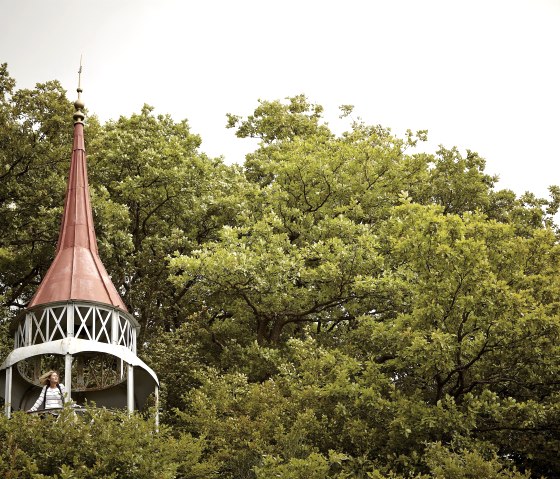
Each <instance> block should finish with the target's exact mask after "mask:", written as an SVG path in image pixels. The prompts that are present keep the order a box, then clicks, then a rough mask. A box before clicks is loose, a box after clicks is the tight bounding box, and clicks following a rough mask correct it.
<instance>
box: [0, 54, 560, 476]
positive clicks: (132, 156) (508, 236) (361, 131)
mask: <svg viewBox="0 0 560 479" xmlns="http://www.w3.org/2000/svg"><path fill="white" fill-rule="evenodd" d="M341 110H342V114H343V115H346V116H347V117H348V115H349V113H350V112H351V110H352V107H350V106H348V105H344V106H342V107H341ZM71 117H72V106H71V104H70V103H69V101H68V100H67V98H66V94H65V92H64V90H63V89H62V88H61V86H60V84H59V83H58V82H56V81H51V82H47V83H44V84H38V85H37V86H36V88H34V89H24V90H16V88H15V81H14V80H13V79H12V78H11V77H10V76H9V74H8V70H7V66H6V65H2V68H1V69H0V122H1V127H0V222H1V223H2V226H3V227H2V228H0V288H1V289H0V300H1V301H2V315H1V319H0V331H1V333H2V344H1V350H0V353H2V357H4V356H5V354H7V352H9V350H10V349H11V341H12V340H11V338H10V337H9V336H8V332H7V323H8V321H9V320H10V319H11V318H12V317H13V316H14V315H15V314H17V312H18V311H20V310H22V308H24V307H25V305H26V303H27V301H28V300H29V299H30V297H31V295H32V294H33V292H34V290H35V288H36V287H37V285H38V284H39V282H40V281H41V279H42V277H43V276H44V274H45V273H46V270H47V268H48V266H49V264H50V262H51V261H52V258H53V256H54V249H55V246H56V239H57V233H58V224H59V221H60V214H61V208H62V204H63V197H64V190H65V178H66V174H67V170H68V161H69V157H70V148H71V123H70V121H71V120H70V118H71ZM226 126H227V127H228V128H231V129H233V130H234V131H235V134H236V135H237V136H238V137H240V138H246V137H252V138H258V139H259V145H258V146H257V148H256V149H255V150H254V151H252V152H249V153H248V154H247V156H246V160H245V162H244V164H242V165H228V164H226V163H224V161H223V159H222V158H210V157H208V156H207V155H206V154H204V153H203V151H202V149H203V146H202V145H203V144H202V142H201V138H200V137H199V136H198V135H196V134H194V133H193V132H191V130H190V128H189V125H188V122H187V121H186V120H184V121H175V120H174V119H173V118H171V117H170V116H168V115H156V114H154V111H153V108H152V107H150V106H147V105H145V106H144V107H143V108H142V109H141V111H140V112H139V113H136V114H133V115H131V116H130V117H121V118H119V119H118V120H113V121H109V122H107V123H105V124H101V123H100V122H99V121H98V120H97V119H96V118H95V116H89V117H86V141H87V145H86V148H87V151H88V157H89V175H90V188H91V193H92V204H93V209H94V216H95V222H96V232H97V236H98V242H99V250H100V255H101V257H102V260H103V262H104V264H105V266H106V268H107V270H108V271H109V273H110V275H111V277H112V280H113V282H114V283H115V285H116V286H117V288H118V289H119V291H121V293H122V296H123V300H124V301H125V303H126V305H127V307H128V308H129V310H130V311H131V312H132V313H133V314H134V315H135V316H136V317H138V318H139V320H140V323H141V325H142V337H141V341H140V342H139V354H140V355H141V356H142V357H143V358H144V359H145V360H146V361H147V363H148V364H149V365H150V366H152V367H153V368H154V369H155V370H156V372H157V373H158V375H159V377H160V379H161V381H162V395H161V399H162V422H163V426H162V431H161V432H160V433H159V434H154V433H153V432H152V430H151V429H150V427H151V426H149V424H151V423H150V421H144V420H143V419H141V418H139V417H133V418H127V417H121V416H115V417H112V416H104V415H101V416H99V415H98V414H101V413H99V412H96V411H92V412H91V413H90V414H92V415H93V417H94V418H95V420H94V421H91V422H87V421H85V422H83V424H82V422H79V423H74V422H72V421H70V422H71V423H72V424H70V422H63V424H62V425H61V426H57V427H61V428H62V430H63V432H64V434H63V436H64V435H65V434H68V437H64V439H63V441H62V443H61V442H60V440H58V439H57V437H58V435H56V434H55V435H53V434H54V433H53V434H51V433H50V432H45V433H43V431H45V430H46V431H50V430H51V429H49V428H51V425H45V423H40V422H37V421H34V418H28V417H24V416H22V415H18V414H16V415H15V416H14V419H12V420H10V421H7V420H2V422H1V423H0V437H1V439H2V441H1V444H2V446H0V457H1V458H2V461H0V463H1V465H0V468H3V469H0V470H1V471H2V473H3V474H4V477H33V478H38V477H53V478H54V477H57V478H58V477H60V478H62V477H83V478H87V477H115V478H120V477H170V478H171V477H181V478H183V477H185V478H187V477H188V478H195V477H220V478H232V479H233V478H255V479H260V478H268V477H282V478H286V479H288V478H294V479H295V478H304V477H305V478H318V479H319V478H337V479H338V478H340V479H342V478H351V477H352V478H405V477H418V478H429V477H432V478H467V477H469V478H470V477H495V478H523V477H550V478H556V477H560V426H559V425H560V382H559V380H558V378H559V377H560V316H559V314H560V245H559V241H558V240H559V233H558V229H557V226H556V223H555V215H556V214H557V212H558V208H559V206H560V188H558V187H556V186H551V187H550V197H549V198H538V197H536V196H535V195H533V194H531V193H525V194H524V195H521V196H517V195H516V194H515V193H514V192H512V191H509V190H499V189H497V188H496V182H497V178H496V177H493V176H490V175H488V174H487V173H486V172H485V161H484V159H483V158H482V157H481V156H480V155H479V154H477V153H476V152H474V151H466V152H465V153H462V152H460V151H459V150H458V149H457V148H454V147H444V146H440V147H439V149H438V150H437V151H435V152H433V153H418V152H417V150H416V146H417V145H418V143H419V142H422V141H424V140H426V138H427V132H426V131H419V132H416V133H413V132H410V131H409V132H407V134H406V135H404V138H399V137H398V136H397V135H395V134H393V133H392V132H391V130H390V129H388V128H385V127H382V126H380V125H368V124H365V123H364V122H362V121H361V120H356V121H351V120H350V119H349V118H348V130H347V131H346V132H344V133H342V134H336V133H334V132H333V131H331V129H330V128H329V126H328V125H327V124H326V123H325V121H324V119H323V108H322V107H321V106H320V105H317V104H312V103H310V102H309V100H308V99H307V98H306V97H305V96H304V95H298V96H294V97H290V98H287V99H285V100H274V101H265V100H260V101H259V102H258V105H257V106H256V108H255V110H254V112H253V114H251V115H249V116H247V117H246V118H245V117H241V116H237V115H235V114H229V115H227V125H226ZM145 414H147V415H149V412H145ZM65 421H66V420H65ZM117 429H118V430H119V431H124V433H123V434H122V435H119V434H114V435H113V434H112V433H111V432H112V431H116V430H117ZM55 430H56V428H53V431H55ZM133 431H138V434H136V433H134V432H133ZM30 437H35V438H37V437H39V439H37V440H33V441H31V440H30V439H29V438H30ZM119 437H120V439H118V438H119ZM49 441H52V442H54V443H55V444H56V445H57V448H56V452H53V451H51V450H49V447H48V443H49ZM119 441H120V442H119ZM88 448H89V449H95V450H97V451H99V453H98V454H97V455H96V456H95V458H92V457H88V456H86V455H83V454H82V452H80V451H83V450H84V449H88ZM135 448H137V449H144V450H145V451H147V453H148V454H150V456H151V457H152V458H151V459H147V458H146V457H144V456H142V457H135V456H134V455H130V454H128V453H129V452H130V450H132V449H135ZM123 450H126V451H127V454H125V455H122V451H123ZM164 452H165V453H164ZM46 458H48V460H45V459H46ZM155 470H157V471H159V472H158V473H157V474H159V475H157V474H155V475H154V472H153V471H155ZM129 471H136V472H135V473H134V474H136V475H134V474H133V473H131V472H129ZM127 474H133V475H132V476H130V475H127Z"/></svg>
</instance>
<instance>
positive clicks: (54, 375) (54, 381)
mask: <svg viewBox="0 0 560 479" xmlns="http://www.w3.org/2000/svg"><path fill="white" fill-rule="evenodd" d="M49 381H50V383H51V384H58V374H57V373H52V374H51V375H50V376H49Z"/></svg>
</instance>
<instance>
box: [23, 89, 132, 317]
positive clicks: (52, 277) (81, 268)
mask: <svg viewBox="0 0 560 479" xmlns="http://www.w3.org/2000/svg"><path fill="white" fill-rule="evenodd" d="M81 91H82V90H81V88H80V87H78V100H77V101H76V103H75V104H74V105H75V107H76V110H77V111H76V113H75V114H74V120H75V121H74V146H73V151H72V161H71V164H70V175H69V177H68V188H67V190H66V200H65V202H64V213H63V217H62V224H61V226H60V233H59V237H58V246H57V250H56V257H55V259H54V261H53V263H52V264H51V266H50V268H49V270H48V271H47V274H46V276H45V277H44V279H43V281H42V282H41V284H40V285H39V288H38V289H37V292H36V293H35V295H34V296H33V298H32V299H31V301H30V303H29V305H28V307H29V308H31V307H34V306H37V305H41V304H48V303H53V302H58V301H69V300H85V301H95V302H99V303H105V304H108V305H111V306H114V307H117V308H120V309H122V310H123V311H127V309H126V306H125V304H124V302H123V300H122V298H121V297H120V295H119V293H118V292H117V289H116V288H115V286H114V285H113V283H112V281H111V278H110V277H109V275H108V274H107V271H106V270H105V267H104V266H103V263H102V262H101V259H100V258H99V254H98V250H97V239H96V236H95V230H94V226H93V214H92V210H91V200H90V194H89V185H88V176H87V164H86V150H85V145H84V124H83V118H84V114H83V113H82V111H81V109H82V108H83V107H84V105H83V103H82V101H81V99H80V95H79V94H80V93H81Z"/></svg>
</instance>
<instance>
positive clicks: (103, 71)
mask: <svg viewBox="0 0 560 479" xmlns="http://www.w3.org/2000/svg"><path fill="white" fill-rule="evenodd" d="M0 14H1V16H2V28H0V62H1V63H4V62H7V63H8V69H9V71H10V73H11V75H12V76H13V77H14V78H15V79H16V81H17V87H19V88H32V87H33V86H34V85H35V84H36V83H37V82H44V81H48V80H52V79H58V80H59V81H60V82H61V83H62V86H63V87H64V88H65V89H66V90H67V91H68V92H69V93H68V96H69V98H70V99H71V100H74V99H75V98H76V93H75V89H76V86H77V70H78V66H79V62H80V56H81V55H83V74H82V87H83V90H84V93H83V95H82V97H83V100H84V101H85V103H86V107H87V108H88V110H89V112H90V113H95V114H96V115H97V116H98V117H99V118H100V120H101V121H107V120H110V119H117V118H118V117H119V116H121V115H125V116H128V115H130V114H132V113H134V112H139V111H140V109H141V107H142V105H143V104H144V103H147V104H149V105H152V106H153V107H155V112H156V113H162V114H165V113H169V114H171V115H172V117H173V118H174V119H175V120H177V121H179V120H182V119H187V120H188V121H189V124H190V126H191V130H192V131H193V132H194V133H197V134H199V135H200V136H201V137H202V146H201V150H202V151H204V152H205V153H207V154H208V155H210V156H223V157H224V160H225V161H226V162H228V163H233V162H237V163H242V162H243V159H244V155H245V154H246V153H248V152H250V151H251V150H252V149H254V148H255V143H254V142H251V141H250V140H242V139H238V138H236V137H235V133H234V131H233V130H228V129H226V128H225V125H226V113H233V114H238V115H248V114H250V113H251V112H252V111H253V110H254V108H255V107H256V106H257V104H258V99H262V100H276V99H283V98H286V97H289V96H293V95H297V94H300V93H304V94H305V95H307V97H308V98H309V100H310V101H311V102H314V103H319V104H321V105H323V106H324V108H325V117H326V120H327V121H328V123H329V125H330V126H331V128H333V130H335V131H338V132H341V131H343V130H344V129H345V128H347V127H348V125H347V123H344V122H343V121H342V120H340V119H339V118H338V116H339V110H338V106H340V105H342V104H352V105H354V107H355V109H354V117H360V118H362V119H363V120H364V121H365V122H366V123H368V124H381V125H383V126H385V127H390V128H391V129H392V131H393V132H394V133H395V134H397V135H398V136H403V135H404V132H405V131H406V129H408V128H410V129H412V130H414V131H416V130H420V129H427V130H428V132H429V133H428V136H429V142H428V143H427V144H425V145H423V147H422V150H423V151H429V152H435V151H436V150H437V148H438V145H440V144H442V145H444V146H445V147H452V146H457V147H458V148H459V149H460V151H462V152H465V150H466V149H470V150H473V151H477V152H478V153H479V154H480V155H481V156H482V157H484V158H485V159H486V161H487V163H486V171H487V172H488V173H489V174H493V175H498V176H499V177H500V181H499V183H498V187H500V188H509V189H512V190H514V191H515V192H516V193H518V194H521V193H523V192H524V191H527V190H529V191H532V192H534V193H536V194H537V195H539V196H547V187H548V186H549V185H551V184H560V141H559V140H560V137H559V132H560V0H369V1H368V0H361V1H358V0H344V1H330V0H322V1H314V0H297V1H296V0H282V1H278V0H269V1H266V0H237V1H231V0H229V1H228V0H205V1H202V0H198V1H189V0H183V1H181V0H50V1H45V0H0Z"/></svg>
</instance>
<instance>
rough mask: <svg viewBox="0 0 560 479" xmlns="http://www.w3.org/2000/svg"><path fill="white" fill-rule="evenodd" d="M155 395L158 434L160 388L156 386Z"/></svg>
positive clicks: (157, 430)
mask: <svg viewBox="0 0 560 479" xmlns="http://www.w3.org/2000/svg"><path fill="white" fill-rule="evenodd" d="M154 394H155V396H156V418H155V419H156V432H159V387H157V386H156V390H155V391H154Z"/></svg>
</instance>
